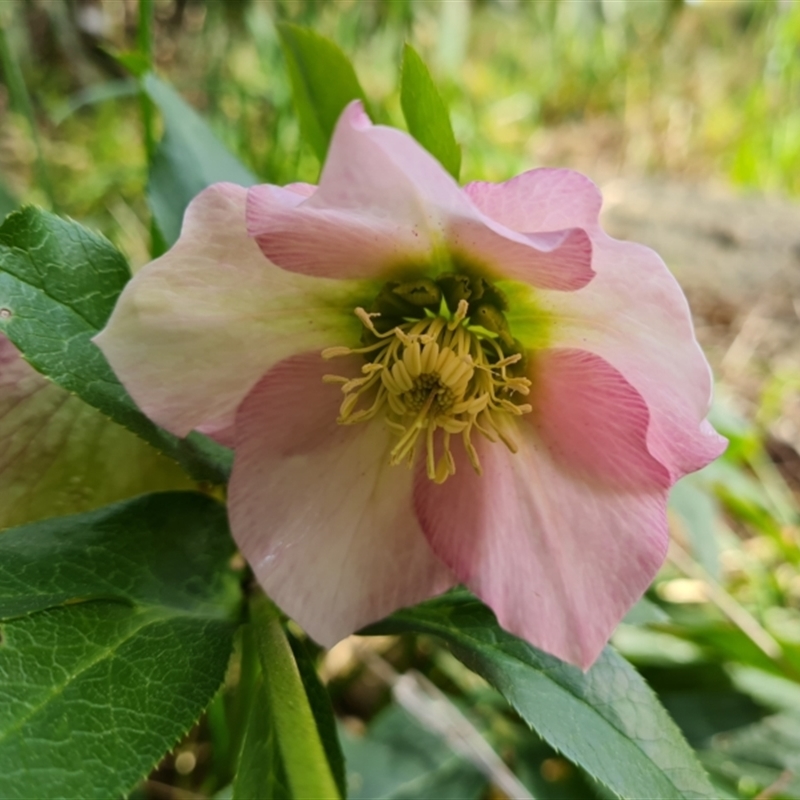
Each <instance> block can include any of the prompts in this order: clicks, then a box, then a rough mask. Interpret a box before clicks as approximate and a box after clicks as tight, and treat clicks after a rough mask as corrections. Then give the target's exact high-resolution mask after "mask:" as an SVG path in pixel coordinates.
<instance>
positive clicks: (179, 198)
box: [143, 73, 258, 245]
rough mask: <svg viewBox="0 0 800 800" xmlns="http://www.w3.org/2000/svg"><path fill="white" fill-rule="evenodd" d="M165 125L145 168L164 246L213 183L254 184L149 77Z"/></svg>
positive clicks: (176, 98) (196, 118) (184, 106)
mask: <svg viewBox="0 0 800 800" xmlns="http://www.w3.org/2000/svg"><path fill="white" fill-rule="evenodd" d="M143 85H144V89H145V91H146V92H147V94H148V95H149V96H150V99H151V100H152V101H153V102H154V103H155V104H156V105H157V106H158V108H159V110H160V111H161V116H162V118H163V121H164V137H163V139H162V140H161V142H160V144H159V146H158V149H157V150H156V154H155V157H154V158H153V163H152V164H151V165H150V176H149V181H148V184H147V199H148V202H149V204H150V210H151V211H152V212H153V216H154V217H155V219H156V222H157V223H158V227H159V229H160V231H161V233H162V234H163V235H164V239H165V240H166V243H167V244H168V245H172V244H174V243H175V241H176V240H177V238H178V235H179V234H180V232H181V223H182V222H183V212H184V211H185V210H186V207H187V206H188V205H189V202H190V201H191V199H192V198H193V197H194V196H195V195H197V194H199V193H200V192H201V191H202V190H203V189H205V188H206V187H207V186H210V185H211V184H212V183H218V182H221V181H229V182H230V183H238V184H239V185H240V186H252V185H253V184H255V183H258V178H256V176H255V175H253V173H252V172H250V170H248V169H247V167H245V166H244V165H243V164H242V163H241V162H240V161H239V160H238V159H237V158H236V157H235V156H233V155H232V154H231V153H230V151H229V150H228V149H227V148H226V147H225V146H224V145H223V144H222V143H221V142H220V141H219V139H217V137H216V136H215V135H214V133H213V132H212V131H211V129H210V128H209V126H208V123H206V121H205V120H204V119H203V118H202V117H201V116H200V115H199V114H198V113H197V112H196V111H195V110H194V109H193V108H192V107H191V106H190V105H189V104H188V103H187V102H186V101H185V100H184V99H183V98H182V97H181V96H180V95H179V94H178V93H177V92H176V91H175V90H174V89H173V88H172V87H171V86H169V85H168V84H166V83H164V82H163V81H161V80H159V79H158V78H157V77H156V76H155V75H153V74H152V73H150V74H149V75H146V76H145V78H144V81H143Z"/></svg>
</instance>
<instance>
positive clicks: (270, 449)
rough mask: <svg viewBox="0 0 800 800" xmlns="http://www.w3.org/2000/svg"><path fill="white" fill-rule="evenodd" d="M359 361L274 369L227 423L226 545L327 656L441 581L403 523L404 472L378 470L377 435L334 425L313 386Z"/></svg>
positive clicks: (332, 407) (383, 436) (292, 363)
mask: <svg viewBox="0 0 800 800" xmlns="http://www.w3.org/2000/svg"><path fill="white" fill-rule="evenodd" d="M362 363H363V362H362V361H361V360H360V359H358V358H353V359H352V360H351V361H350V363H349V364H348V363H347V360H346V359H336V360H334V361H332V362H324V361H323V360H322V358H321V357H320V356H319V355H318V354H314V353H310V354H306V355H303V356H297V357H295V358H292V359H289V360H287V361H284V362H281V363H280V364H278V365H277V366H275V367H274V368H273V369H272V370H271V371H270V372H269V373H268V374H267V375H266V376H265V378H264V379H263V380H262V381H261V382H260V383H259V384H258V386H257V387H256V388H255V389H254V390H253V391H252V392H251V394H250V395H249V396H248V397H247V399H246V400H245V401H244V403H243V404H242V407H241V409H240V411H239V414H238V417H237V426H236V427H237V445H236V461H235V463H234V468H233V475H232V477H231V483H230V492H229V496H228V497H229V500H228V507H229V512H230V519H231V529H232V531H233V535H234V538H235V539H236V541H237V543H238V544H239V547H240V549H241V550H242V553H243V554H244V555H245V557H246V558H247V560H248V562H249V563H250V565H251V566H252V568H253V570H254V572H255V574H256V577H257V578H258V580H259V582H260V583H261V585H262V586H263V587H264V589H265V591H266V592H267V594H268V595H269V596H270V597H271V598H272V599H273V600H274V601H275V602H276V603H277V604H278V605H279V606H280V607H281V608H282V609H283V610H284V611H285V612H286V613H287V614H289V616H291V617H292V618H293V619H295V620H296V621H297V622H298V623H299V624H300V625H302V626H303V628H305V630H306V631H307V632H308V633H309V634H310V635H311V636H312V637H313V638H314V639H316V640H317V641H318V642H320V643H321V644H324V645H327V646H330V645H333V644H334V643H335V642H337V641H338V640H339V639H341V638H342V637H344V636H346V635H348V634H349V633H352V632H353V631H355V630H357V629H358V628H360V627H361V626H363V625H365V624H367V623H369V622H373V621H375V620H378V619H380V618H382V617H384V616H385V615H387V614H389V613H390V612H392V611H394V610H395V609H397V608H399V607H401V606H406V605H411V604H413V603H417V602H419V601H421V600H423V599H425V598H427V597H430V596H431V595H433V594H437V593H439V592H442V591H444V590H445V589H447V588H448V587H449V586H451V585H452V583H453V579H452V576H451V574H450V573H449V571H448V570H447V569H446V568H445V567H444V566H443V565H442V564H441V562H439V561H438V560H437V559H436V557H435V556H434V555H433V553H432V552H431V550H430V547H429V546H428V544H427V542H426V541H425V538H424V537H423V535H422V532H421V531H420V528H419V525H418V524H417V521H416V519H415V517H414V513H413V509H412V500H411V493H412V488H411V487H412V474H413V473H412V472H411V471H410V470H408V469H405V468H401V467H393V466H390V465H389V463H388V452H389V450H390V448H391V446H392V441H393V439H392V437H391V435H390V434H389V432H388V430H387V429H386V428H385V427H384V425H383V424H382V422H380V421H377V420H376V421H375V422H373V423H364V424H359V425H354V426H341V425H338V424H337V423H336V417H337V414H338V408H339V405H340V403H341V400H342V393H341V390H340V387H339V386H338V385H331V384H323V383H322V376H323V375H324V374H325V373H330V372H336V373H337V374H341V373H342V371H343V370H345V371H347V372H348V373H349V374H352V375H355V374H358V370H359V369H360V367H361V365H362Z"/></svg>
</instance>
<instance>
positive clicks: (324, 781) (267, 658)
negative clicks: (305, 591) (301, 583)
mask: <svg viewBox="0 0 800 800" xmlns="http://www.w3.org/2000/svg"><path fill="white" fill-rule="evenodd" d="M251 614H252V620H253V626H254V628H255V637H256V641H257V645H258V653H259V657H260V661H261V674H262V681H263V683H262V688H261V691H263V693H264V698H263V699H262V700H261V701H259V702H260V703H261V704H262V708H263V710H264V711H265V712H268V713H270V715H271V721H270V723H269V724H267V723H265V722H258V721H255V720H252V718H251V721H250V724H249V726H248V731H247V735H246V736H245V742H244V748H243V751H242V756H241V760H240V768H241V766H246V765H254V766H255V767H256V769H257V770H258V773H257V776H254V777H252V778H251V777H250V776H246V775H240V776H239V777H237V786H240V787H248V788H249V789H250V790H253V789H254V788H256V787H257V790H258V791H259V792H265V791H267V787H274V786H281V785H283V784H284V780H283V776H282V775H280V773H279V770H280V767H279V763H280V762H279V760H278V759H277V757H272V756H271V766H272V769H271V770H269V771H268V770H267V769H266V767H265V765H264V764H260V765H259V764H257V759H256V758H255V756H254V754H253V753H252V752H251V750H250V748H258V749H259V750H260V749H261V748H262V747H263V748H265V749H269V752H270V753H271V754H272V755H273V756H274V755H276V750H275V748H274V745H273V744H272V736H273V732H274V735H275V736H276V737H277V740H278V747H277V753H279V754H280V761H282V763H283V773H284V775H285V785H286V786H287V787H288V789H289V792H290V796H291V797H294V798H298V800H299V799H300V798H321V799H322V798H332V800H336V798H339V797H341V796H342V795H341V794H340V790H339V788H338V786H337V781H336V779H335V777H334V772H333V770H332V769H331V765H330V764H329V763H328V753H333V754H334V755H335V757H336V759H337V760H338V761H339V763H338V764H336V767H335V771H336V773H338V774H339V775H341V771H342V765H341V752H340V751H339V748H338V747H337V746H335V745H332V743H330V742H328V744H327V747H326V745H325V744H323V742H322V740H321V738H320V733H322V734H323V735H325V734H326V733H328V730H329V725H328V724H327V723H326V724H325V725H324V726H323V730H322V731H320V729H319V728H318V722H317V718H316V717H315V714H314V712H313V711H312V708H311V698H312V697H313V700H314V702H315V705H316V706H317V707H321V703H322V698H321V697H320V695H319V690H318V687H317V686H316V685H315V684H313V685H314V688H313V690H312V694H311V695H309V694H307V693H306V688H305V685H304V683H303V678H302V677H301V673H300V670H299V668H298V665H297V661H296V660H295V656H294V653H293V652H292V648H291V646H290V644H289V641H288V639H287V636H286V633H285V631H284V630H283V627H282V625H281V621H280V618H279V616H278V612H277V609H276V608H275V607H274V606H273V605H272V603H271V602H270V601H269V600H267V599H266V598H265V597H257V598H256V599H255V600H254V601H253V602H252V604H251ZM304 671H306V672H307V670H304ZM307 679H308V678H307ZM320 713H325V714H328V713H330V712H324V711H317V715H319V714H320ZM326 738H328V737H327V736H326ZM262 739H263V741H262ZM334 763H336V762H334ZM262 781H263V783H262ZM241 796H242V797H244V795H241Z"/></svg>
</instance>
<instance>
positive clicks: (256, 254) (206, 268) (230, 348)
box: [95, 184, 357, 436]
mask: <svg viewBox="0 0 800 800" xmlns="http://www.w3.org/2000/svg"><path fill="white" fill-rule="evenodd" d="M280 191H281V193H282V197H283V199H284V201H285V202H286V203H292V202H295V203H296V202H300V201H302V200H303V195H302V193H297V192H295V191H291V190H288V189H284V190H280ZM302 191H305V190H302ZM246 196H247V190H246V189H243V188H241V187H239V186H234V185H233V184H216V185H214V186H211V187H209V188H208V189H206V190H205V191H204V192H202V193H201V194H199V195H198V196H197V197H196V198H195V199H194V200H193V201H192V203H191V204H190V206H189V208H188V209H187V211H186V215H185V218H184V224H183V229H182V231H181V236H180V239H179V240H178V242H177V244H176V245H175V246H174V247H173V248H172V249H171V250H170V251H169V252H168V253H166V254H165V255H163V256H161V258H159V259H156V260H155V261H153V262H152V263H150V264H148V265H147V266H145V267H144V268H143V269H142V270H140V271H139V272H138V273H137V274H136V276H135V277H134V278H133V279H132V280H131V281H130V283H129V284H128V285H127V286H126V288H125V290H124V291H123V293H122V296H121V297H120V300H119V302H118V303H117V306H116V308H115V309H114V312H113V314H112V316H111V319H110V320H109V322H108V325H107V326H106V328H105V329H104V330H103V331H102V332H101V333H100V334H99V335H98V336H97V337H96V338H95V342H96V343H97V344H98V346H99V347H100V348H101V349H102V350H103V352H104V353H105V355H106V358H107V359H108V360H109V363H110V364H111V366H112V368H113V369H114V371H115V373H116V374H117V376H118V377H119V379H120V380H121V381H122V383H123V384H124V385H125V387H126V389H128V391H129V392H130V393H131V395H132V396H133V398H134V400H135V401H136V402H137V403H138V404H139V406H140V407H141V408H142V410H143V411H144V412H145V413H146V414H147V415H148V416H150V417H151V418H152V419H153V420H155V421H156V422H157V423H158V424H159V425H162V426H163V427H165V428H167V429H168V430H170V431H172V432H173V433H175V434H177V435H178V436H185V435H186V434H187V433H188V432H189V431H190V430H192V429H193V428H195V427H199V426H209V427H208V429H209V430H212V431H218V430H221V429H224V428H226V427H228V426H230V425H232V423H233V417H234V414H235V411H236V408H237V406H238V405H239V403H240V402H241V401H242V399H243V398H244V397H245V395H246V394H247V393H248V392H249V391H250V389H251V388H252V387H253V386H254V385H255V383H256V382H257V381H258V380H259V379H260V378H261V376H262V375H263V374H264V373H265V372H266V371H267V370H268V369H269V368H270V367H271V366H272V365H273V364H275V363H276V362H278V361H280V360H281V359H283V358H286V357H288V356H290V355H292V354H294V353H297V352H301V351H305V350H308V349H311V348H322V347H324V346H326V345H330V344H335V343H336V342H337V341H338V340H340V339H341V335H340V334H339V333H337V332H339V331H340V330H341V328H342V326H343V325H344V326H345V329H347V328H346V326H347V325H349V324H351V323H350V321H349V317H350V316H351V315H350V314H349V311H350V310H351V308H352V303H349V304H348V303H342V302H341V295H342V292H343V291H344V287H343V285H342V283H341V282H340V281H324V280H322V279H317V280H313V279H311V278H307V277H305V276H302V275H295V274H292V273H290V272H287V271H285V270H282V269H279V268H278V267H276V266H274V265H273V264H270V263H269V262H268V261H267V260H266V259H265V258H264V256H263V254H262V253H261V251H260V250H259V248H258V246H257V245H256V244H255V242H253V240H252V239H251V238H250V237H249V236H248V235H247V231H246V227H245V203H246ZM356 335H357V333H356Z"/></svg>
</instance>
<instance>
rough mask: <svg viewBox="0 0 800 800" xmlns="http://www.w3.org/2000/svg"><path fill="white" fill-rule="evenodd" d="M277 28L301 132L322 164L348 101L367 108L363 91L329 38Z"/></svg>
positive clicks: (286, 26)
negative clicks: (358, 102) (358, 103)
mask: <svg viewBox="0 0 800 800" xmlns="http://www.w3.org/2000/svg"><path fill="white" fill-rule="evenodd" d="M277 28H278V33H279V34H280V37H281V44H282V46H283V52H284V54H285V56H286V62H287V64H288V67H289V78H290V80H291V82H292V93H293V96H294V104H295V108H296V109H297V115H298V117H299V118H300V130H301V131H302V133H303V136H304V137H305V139H306V141H307V142H308V143H309V144H310V145H311V147H312V149H313V150H314V152H315V153H316V154H317V158H319V160H320V163H322V162H323V161H325V156H326V155H327V153H328V145H329V144H330V141H331V136H333V129H334V127H335V126H336V122H337V120H338V119H339V116H340V115H341V113H342V111H344V108H345V106H346V105H347V104H348V103H349V102H350V101H351V100H361V101H362V102H363V103H364V105H365V106H366V102H367V101H366V97H365V95H364V90H363V89H362V88H361V85H360V84H359V82H358V78H357V77H356V72H355V70H354V69H353V65H352V64H351V63H350V60H349V59H348V58H347V56H346V55H345V54H344V53H343V52H342V51H341V50H340V49H339V47H338V46H337V45H336V44H334V43H333V42H332V41H331V40H330V39H326V38H325V37H324V36H320V35H319V34H318V33H315V32H314V31H312V30H309V29H308V28H301V27H300V26H299V25H292V24H291V23H288V22H281V23H278V25H277Z"/></svg>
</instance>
